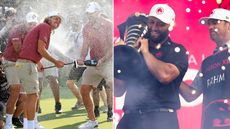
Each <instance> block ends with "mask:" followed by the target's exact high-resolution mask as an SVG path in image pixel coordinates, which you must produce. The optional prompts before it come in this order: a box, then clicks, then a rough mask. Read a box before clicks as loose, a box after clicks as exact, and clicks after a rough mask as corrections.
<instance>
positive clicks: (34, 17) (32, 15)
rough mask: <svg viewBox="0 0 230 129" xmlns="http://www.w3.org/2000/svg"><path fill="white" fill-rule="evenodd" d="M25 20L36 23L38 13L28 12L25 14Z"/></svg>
mask: <svg viewBox="0 0 230 129" xmlns="http://www.w3.org/2000/svg"><path fill="white" fill-rule="evenodd" d="M26 22H27V23H29V22H35V23H38V15H37V13H35V12H29V13H27V14H26Z"/></svg>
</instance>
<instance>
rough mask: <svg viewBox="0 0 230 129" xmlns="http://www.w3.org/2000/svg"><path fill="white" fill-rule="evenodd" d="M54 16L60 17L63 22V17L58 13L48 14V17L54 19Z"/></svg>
mask: <svg viewBox="0 0 230 129" xmlns="http://www.w3.org/2000/svg"><path fill="white" fill-rule="evenodd" d="M53 16H58V17H59V18H61V20H63V17H62V16H61V14H60V13H59V12H57V11H51V12H49V13H48V17H53Z"/></svg>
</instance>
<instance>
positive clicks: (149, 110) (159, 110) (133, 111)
mask: <svg viewBox="0 0 230 129" xmlns="http://www.w3.org/2000/svg"><path fill="white" fill-rule="evenodd" d="M148 112H175V110H174V109H172V108H156V109H134V110H129V109H127V110H125V111H124V113H125V114H130V113H138V114H142V113H148Z"/></svg>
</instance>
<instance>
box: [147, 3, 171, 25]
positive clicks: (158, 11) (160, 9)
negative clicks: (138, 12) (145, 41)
mask: <svg viewBox="0 0 230 129" xmlns="http://www.w3.org/2000/svg"><path fill="white" fill-rule="evenodd" d="M149 16H154V17H156V18H158V19H160V20H161V21H162V22H164V23H166V24H174V22H175V12H174V11H173V9H172V8H171V7H169V6H168V5H167V4H155V5H154V6H153V7H152V8H151V10H150V12H149Z"/></svg>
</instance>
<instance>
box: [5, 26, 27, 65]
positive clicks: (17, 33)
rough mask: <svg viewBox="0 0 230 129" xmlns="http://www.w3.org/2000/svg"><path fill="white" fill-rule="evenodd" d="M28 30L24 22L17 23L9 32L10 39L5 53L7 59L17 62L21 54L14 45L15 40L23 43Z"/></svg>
mask: <svg viewBox="0 0 230 129" xmlns="http://www.w3.org/2000/svg"><path fill="white" fill-rule="evenodd" d="M27 32H28V31H27V30H26V27H25V25H24V24H20V25H16V26H15V27H13V28H12V29H11V30H10V32H9V39H8V43H7V47H6V49H5V51H4V53H3V56H4V58H5V59H6V60H9V61H13V62H16V61H17V59H18V56H19V53H17V52H16V51H15V49H14V46H13V41H17V42H19V43H20V44H21V45H22V43H23V40H24V38H25V35H26V33H27Z"/></svg>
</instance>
